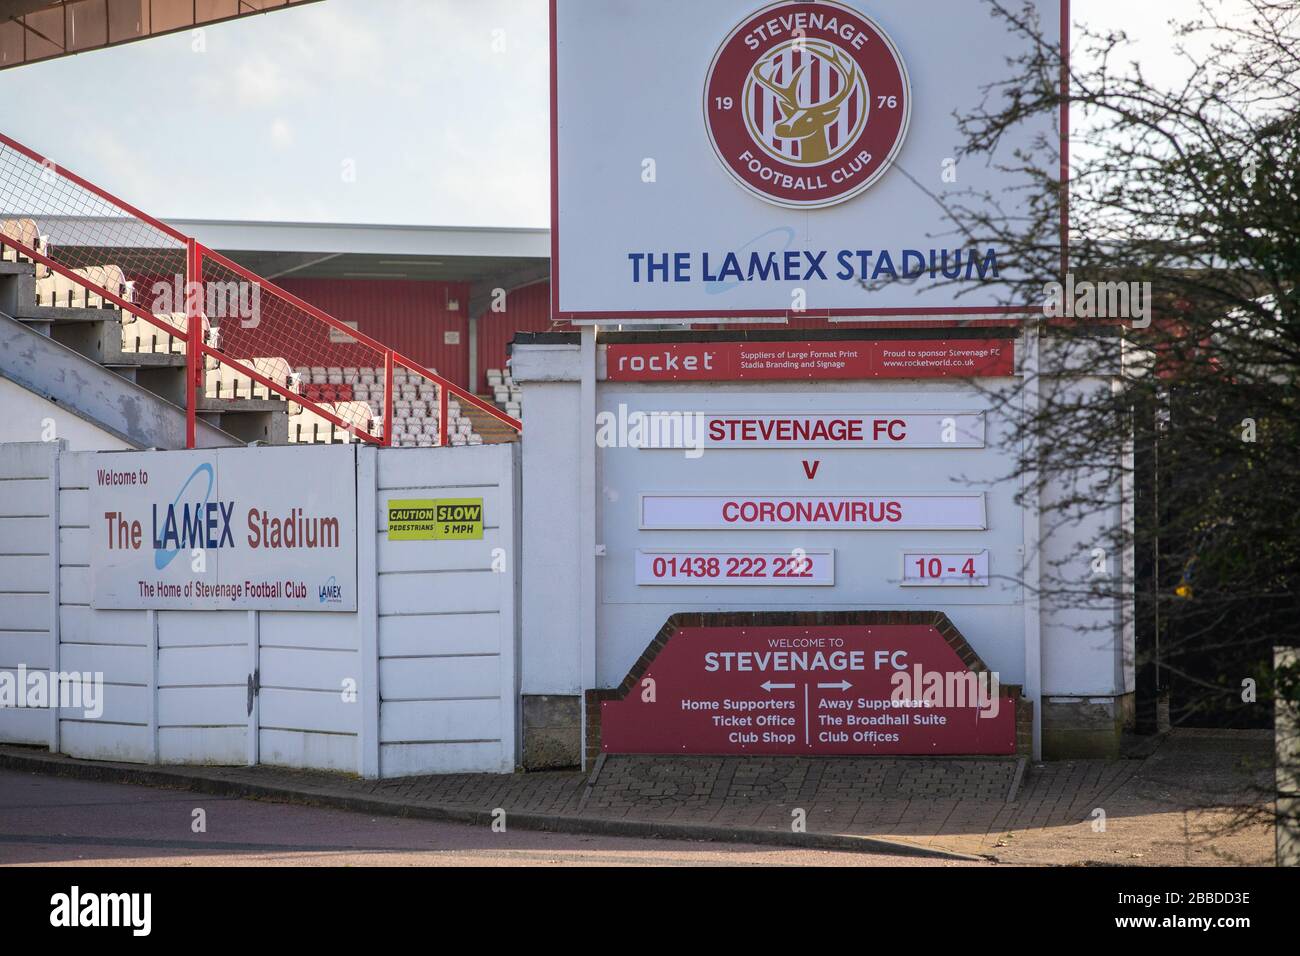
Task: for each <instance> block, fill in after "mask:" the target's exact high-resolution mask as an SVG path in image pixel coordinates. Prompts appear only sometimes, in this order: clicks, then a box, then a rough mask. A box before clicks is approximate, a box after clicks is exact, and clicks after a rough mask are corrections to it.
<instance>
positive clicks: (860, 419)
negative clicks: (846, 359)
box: [638, 411, 984, 449]
mask: <svg viewBox="0 0 1300 956" xmlns="http://www.w3.org/2000/svg"><path fill="white" fill-rule="evenodd" d="M662 414H663V415H670V414H671V413H662ZM681 414H684V415H688V416H698V418H699V420H700V421H699V424H698V425H697V426H695V428H694V433H693V435H691V436H688V435H687V434H686V431H687V430H686V429H683V428H655V427H653V426H654V423H655V422H656V421H661V420H663V419H662V417H661V418H660V419H656V417H655V413H654V412H649V413H644V415H645V417H646V421H647V425H648V426H649V427H647V428H646V429H644V435H643V437H644V439H645V440H644V442H643V443H642V444H640V445H638V447H640V448H688V447H691V448H693V447H703V448H752V449H761V448H983V447H984V413H983V412H897V411H881V412H819V413H816V414H805V413H802V412H762V413H754V412H685V413H681ZM699 436H702V439H703V440H702V443H701V444H700V445H699V446H697V445H696V444H694V443H692V442H691V441H689V440H688V439H690V438H691V437H699Z"/></svg>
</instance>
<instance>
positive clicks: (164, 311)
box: [0, 134, 519, 447]
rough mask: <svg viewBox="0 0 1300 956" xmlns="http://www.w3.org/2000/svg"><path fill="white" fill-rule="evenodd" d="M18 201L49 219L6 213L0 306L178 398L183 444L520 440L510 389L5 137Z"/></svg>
mask: <svg viewBox="0 0 1300 956" xmlns="http://www.w3.org/2000/svg"><path fill="white" fill-rule="evenodd" d="M20 202H21V203H24V204H29V205H30V206H32V207H33V208H47V209H51V210H53V211H52V212H51V213H49V214H48V217H49V219H50V220H51V222H49V223H48V225H49V227H50V228H49V232H48V234H47V232H46V231H45V230H43V229H42V226H41V219H43V218H45V217H46V215H47V214H46V213H39V214H36V215H14V214H12V213H11V214H9V215H5V214H4V213H3V212H0V249H2V250H3V263H4V265H5V268H2V269H0V315H3V317H4V318H6V319H9V320H10V321H13V322H17V323H20V326H19V328H21V327H22V326H25V327H26V328H27V329H28V330H29V331H30V332H34V333H37V334H40V335H44V336H48V337H49V338H50V339H53V340H54V341H55V342H57V343H58V344H59V345H61V346H64V347H65V348H68V349H71V350H73V351H74V352H77V353H79V354H80V355H81V356H82V357H84V358H86V359H89V360H90V361H93V362H95V363H98V364H100V365H102V366H104V367H105V368H107V369H110V370H111V371H113V372H116V373H117V374H118V375H119V376H120V377H122V378H125V379H127V380H128V381H130V382H131V383H133V384H134V385H137V386H140V387H142V388H145V389H146V390H148V391H150V392H153V393H154V394H155V395H157V396H158V397H159V398H161V399H163V400H165V401H167V402H170V403H171V404H172V405H173V406H179V407H180V408H181V409H182V410H183V411H184V412H185V414H187V415H188V416H189V426H188V437H187V442H193V441H194V428H195V422H196V421H197V420H199V419H201V420H202V421H203V422H205V423H206V424H207V425H210V426H213V427H216V428H217V429H219V430H221V431H224V432H226V433H227V435H228V436H230V437H231V438H234V439H236V440H245V441H266V442H270V443H274V444H279V443H293V444H299V443H320V442H330V443H334V442H338V443H346V442H351V441H356V440H361V441H367V442H375V443H382V444H391V445H397V446H406V447H428V446H434V445H439V444H443V443H445V444H450V445H476V444H482V443H483V442H484V440H485V438H484V434H483V432H482V430H481V429H480V427H479V422H480V421H486V422H488V423H489V425H490V428H489V432H490V434H491V436H492V437H491V439H490V440H513V439H514V438H515V437H516V436H517V430H518V428H519V422H518V420H517V419H516V418H515V417H514V416H512V415H509V413H506V412H504V411H498V408H502V409H504V408H508V407H514V408H518V405H517V402H516V403H514V404H512V403H511V400H512V398H516V397H517V396H512V394H511V393H510V391H509V388H508V387H507V390H506V391H505V392H503V393H502V395H501V398H502V400H503V402H504V404H502V405H494V404H493V403H492V402H490V401H486V400H484V399H483V398H481V397H479V396H478V395H475V394H474V393H473V392H471V391H469V390H467V389H466V388H464V387H463V386H462V385H458V384H456V383H455V381H453V380H452V379H449V378H447V377H444V376H441V375H439V373H438V371H437V369H436V368H433V367H425V366H422V365H421V364H419V363H418V362H416V361H414V360H412V359H410V358H408V357H406V356H404V355H402V354H400V353H398V352H396V351H395V350H393V349H391V348H388V347H386V346H384V345H383V344H381V343H380V342H378V341H376V340H375V339H374V338H372V337H370V336H368V335H365V334H363V333H361V332H358V331H357V329H356V324H355V322H352V323H348V322H342V321H340V320H338V319H336V318H334V317H333V316H331V315H329V314H327V313H325V312H324V311H322V310H321V309H319V308H317V307H315V306H313V305H311V304H309V303H308V302H307V301H305V300H303V299H301V298H299V297H298V296H296V295H294V294H293V293H291V292H288V291H286V290H285V289H283V288H281V287H279V286H276V285H274V284H273V283H271V282H268V281H267V280H265V279H263V278H262V277H261V276H259V275H257V274H256V273H254V272H252V271H250V270H249V269H247V268H245V267H244V266H242V265H240V264H239V263H237V262H235V261H233V260H231V259H229V258H228V257H226V256H225V255H222V254H221V253H218V252H216V251H214V250H212V249H210V248H208V247H206V246H204V245H202V244H201V243H198V242H197V241H196V240H194V239H192V238H189V237H187V236H185V235H184V234H183V233H180V232H178V231H177V230H176V229H175V228H173V227H171V226H168V225H167V224H165V223H163V222H161V221H159V220H157V219H153V218H151V217H149V216H147V215H146V214H144V213H142V212H140V211H139V210H137V209H135V208H134V207H132V206H129V205H127V204H126V203H124V202H122V201H120V200H117V199H116V198H115V197H113V196H111V195H109V194H108V193H105V192H104V191H103V190H100V189H98V188H97V187H95V186H93V185H91V184H90V183H88V182H86V181H85V180H83V179H81V178H80V177H77V176H75V174H72V173H70V172H68V171H67V170H64V169H62V168H60V167H55V166H52V165H50V164H49V163H48V161H47V160H45V159H44V158H43V157H41V156H39V154H36V153H34V152H32V151H31V150H29V149H27V148H26V147H24V146H22V145H21V144H18V143H16V142H14V141H13V140H11V139H9V138H8V137H6V136H4V135H3V134H0V210H5V209H13V208H14V207H15V206H16V205H18V203H20ZM52 236H53V237H54V238H53V239H52V238H51V237H52ZM250 310H251V311H250ZM191 315H193V316H194V317H195V319H194V320H195V321H201V322H202V326H201V328H199V329H198V330H197V331H196V333H195V334H193V335H191V334H190V333H191V328H190V326H191V320H190V318H189V316H191ZM313 359H315V361H312V360H313ZM340 359H342V360H343V361H342V362H340V361H339V360H340ZM366 359H369V360H370V361H368V362H367V361H365V360H366ZM331 360H333V361H331ZM388 381H391V394H389V389H388V388H387V386H386V382H388ZM471 409H473V412H471V411H470V410H471ZM474 413H477V415H478V417H475V414H474ZM386 419H387V420H386ZM503 432H504V435H503Z"/></svg>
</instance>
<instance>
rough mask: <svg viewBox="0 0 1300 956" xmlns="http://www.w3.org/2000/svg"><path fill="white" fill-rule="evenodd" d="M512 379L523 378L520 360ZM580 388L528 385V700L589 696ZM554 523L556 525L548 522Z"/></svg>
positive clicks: (524, 560)
mask: <svg viewBox="0 0 1300 956" xmlns="http://www.w3.org/2000/svg"><path fill="white" fill-rule="evenodd" d="M521 357H522V356H518V357H516V358H515V359H514V361H513V362H512V365H511V368H512V374H513V375H515V376H518V375H519V374H520V358H521ZM579 419H580V416H579V414H578V385H577V382H576V381H570V382H548V381H529V383H528V424H527V427H525V429H524V433H523V438H522V441H521V445H522V448H523V514H524V515H525V516H537V517H536V518H535V519H534V520H528V519H527V518H526V519H525V520H524V522H523V531H522V541H523V553H522V555H521V565H522V575H521V582H520V584H521V589H522V615H521V628H522V630H521V634H522V638H523V642H522V652H523V656H522V661H521V665H522V667H521V670H522V673H521V677H522V680H523V693H525V694H578V693H581V691H582V680H581V677H580V670H579V667H580V661H579V653H578V624H577V619H578V565H577V556H578V508H579V494H578V488H579V483H578V455H577V448H578V441H579V427H578V422H579ZM547 518H549V519H550V520H546V519H547Z"/></svg>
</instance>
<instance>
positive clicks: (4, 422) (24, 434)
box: [0, 377, 131, 451]
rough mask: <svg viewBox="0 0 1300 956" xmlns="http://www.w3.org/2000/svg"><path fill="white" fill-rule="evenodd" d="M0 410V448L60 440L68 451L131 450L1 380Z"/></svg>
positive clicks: (27, 392) (99, 430)
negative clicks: (1, 411)
mask: <svg viewBox="0 0 1300 956" xmlns="http://www.w3.org/2000/svg"><path fill="white" fill-rule="evenodd" d="M0 409H4V414H3V415H0V445H4V444H10V443H13V442H38V441H47V440H50V441H54V440H58V439H63V440H64V441H66V442H67V443H68V448H69V449H70V450H72V451H86V450H92V449H102V450H104V451H122V450H125V449H128V448H130V447H131V445H130V443H129V442H127V441H125V440H124V439H122V438H119V437H117V436H116V435H114V434H112V433H111V432H107V431H105V430H104V429H102V428H100V427H98V426H97V425H93V424H91V423H90V422H88V421H86V420H85V419H84V418H81V417H79V416H77V415H74V414H73V413H72V412H70V411H68V410H67V409H66V408H64V407H62V406H61V405H56V404H55V403H54V402H51V401H48V400H47V399H44V398H42V397H41V396H39V395H37V394H35V393H34V392H29V391H28V390H27V389H25V388H23V387H22V386H21V385H17V384H15V383H13V382H11V381H9V379H7V378H3V377H0ZM51 424H52V425H53V428H52V430H51V427H50V426H51Z"/></svg>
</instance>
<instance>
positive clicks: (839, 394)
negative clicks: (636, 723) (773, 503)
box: [529, 379, 1024, 687]
mask: <svg viewBox="0 0 1300 956" xmlns="http://www.w3.org/2000/svg"><path fill="white" fill-rule="evenodd" d="M987 384H988V387H992V383H987ZM531 398H532V395H531V390H530V394H529V400H530V401H531ZM620 404H622V405H626V406H627V408H628V410H629V411H633V410H641V411H653V410H664V411H672V410H681V411H684V412H695V411H705V412H723V411H745V412H761V411H769V412H804V413H816V412H836V411H841V412H842V411H868V410H881V411H899V412H907V411H914V412H919V411H944V412H949V411H952V412H961V411H982V410H984V409H985V407H986V406H987V404H988V403H987V400H986V399H983V398H981V397H980V396H979V395H978V394H976V393H975V392H974V391H973V390H972V389H971V388H970V387H969V386H966V385H963V384H961V383H959V382H942V381H935V380H933V379H931V380H925V381H893V382H878V383H873V384H871V385H869V386H868V385H865V384H864V383H861V382H820V383H818V384H817V385H810V384H806V383H802V382H763V383H757V384H756V383H747V382H716V383H692V384H672V385H647V384H645V383H626V384H625V383H608V382H607V383H603V384H602V385H601V387H600V389H599V397H598V401H597V407H598V411H608V412H611V413H615V414H616V413H617V410H618V406H619V405H620ZM986 432H987V436H986V447H985V448H983V449H978V448H952V449H945V448H882V449H869V450H863V449H762V450H757V449H731V448H726V449H712V448H711V449H708V450H706V451H705V452H704V454H703V455H702V456H700V457H699V458H696V459H688V458H686V457H685V456H684V455H683V453H682V452H681V451H673V450H667V449H661V450H647V449H636V448H603V449H600V452H599V469H600V471H599V480H600V484H601V487H602V489H603V498H602V508H603V510H602V515H601V520H602V525H603V528H602V532H601V536H600V540H601V542H602V543H603V544H604V545H605V548H606V554H605V557H603V558H601V559H600V561H599V562H598V568H599V572H600V576H601V579H602V580H601V587H600V594H601V602H600V606H599V618H598V630H599V634H600V638H599V641H598V644H597V672H598V678H599V682H600V686H602V687H612V686H616V685H617V684H618V683H619V682H620V681H622V679H623V677H624V675H625V674H626V673H627V672H628V670H629V668H630V667H631V666H632V665H633V664H634V663H635V662H636V660H637V658H638V657H639V656H640V655H641V652H642V651H644V650H645V646H646V644H647V643H648V642H649V641H650V639H651V638H652V637H653V636H654V635H655V633H656V632H657V631H658V630H659V628H660V627H662V626H663V623H664V621H665V620H666V619H667V618H668V616H669V615H671V614H674V613H677V612H679V611H757V610H782V609H789V610H805V609H808V608H818V609H823V608H824V609H827V610H850V609H856V608H871V609H873V610H942V611H945V612H946V613H947V614H948V616H949V617H950V618H951V619H952V621H953V623H954V624H956V625H957V627H958V628H959V629H960V630H961V632H962V633H963V634H964V635H965V636H966V638H967V640H969V641H970V642H971V645H972V646H973V647H974V648H975V649H976V651H977V652H978V653H979V654H980V656H981V657H982V658H983V660H984V662H985V663H986V664H987V665H988V666H989V667H990V668H991V669H993V670H995V671H998V672H999V674H1000V677H1001V680H1002V681H1004V682H1005V683H1011V684H1018V683H1021V681H1022V680H1023V677H1024V644H1023V640H1024V621H1023V610H1022V604H1023V594H1022V588H1021V587H1020V585H1019V584H1018V583H1015V582H1008V581H1006V580H996V575H998V574H1002V575H1011V576H1013V577H1014V576H1015V575H1016V574H1017V572H1018V570H1019V564H1020V557H1019V554H1018V551H1019V548H1020V546H1021V543H1022V540H1023V516H1022V512H1021V509H1020V508H1019V507H1018V506H1017V505H1016V504H1015V500H1014V498H1015V491H1016V490H1017V489H1016V487H1015V486H1013V485H1012V483H1010V482H1005V481H1002V482H1000V481H998V479H999V478H1000V477H1001V476H1002V475H1004V474H1006V472H1007V470H1008V463H1007V461H1006V458H1005V454H1004V452H1003V451H1002V450H1001V449H1000V448H999V445H1000V444H1001V443H1002V442H1003V441H1004V440H1005V438H1006V436H1007V435H1008V433H1009V425H1008V423H1007V422H1005V421H998V420H995V419H993V417H992V416H989V417H988V420H987V421H986ZM804 459H808V460H813V459H817V460H819V461H820V465H819V466H818V470H817V474H816V477H815V479H813V480H809V479H808V478H807V477H806V475H805V473H804V470H803V465H802V464H801V461H802V460H804ZM905 491H917V492H940V493H942V492H947V493H960V492H970V491H982V492H984V493H985V504H986V509H987V521H988V529H987V530H985V531H911V532H909V531H888V530H879V531H860V530H847V531H779V530H775V531H770V530H763V531H743V530H723V531H642V530H639V529H638V519H637V503H638V495H639V494H641V493H643V492H668V493H691V492H716V493H719V494H743V493H754V494H761V493H764V492H768V493H771V492H785V493H807V494H814V493H816V494H835V493H866V494H872V493H884V492H905ZM729 547H736V548H774V549H779V550H782V551H785V552H787V553H789V552H790V551H792V550H793V549H795V548H804V549H805V550H812V549H817V548H829V549H832V550H834V552H835V564H836V569H835V584H834V585H833V586H831V587H816V588H810V587H779V586H759V587H752V586H750V587H743V588H742V587H727V586H715V587H708V586H689V587H687V586H680V587H672V586H644V585H637V584H636V582H635V579H634V569H633V559H634V555H635V552H636V550H637V549H638V548H681V549H684V550H688V549H691V548H704V549H711V548H729ZM904 548H920V549H924V548H935V549H943V548H961V549H963V550H965V549H969V550H972V551H978V550H981V549H984V548H987V549H989V551H990V553H991V557H990V562H989V571H990V575H991V576H994V577H995V580H993V581H991V583H990V584H989V586H988V587H979V588H955V587H946V588H939V587H901V586H899V584H898V583H897V582H898V579H899V576H900V571H901V567H902V559H901V552H902V550H903V549H904Z"/></svg>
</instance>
